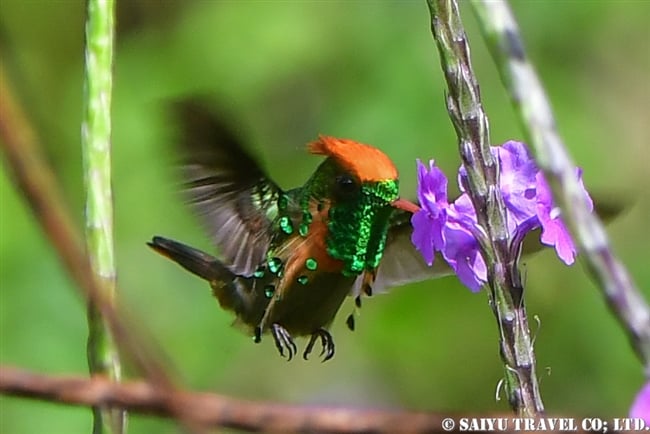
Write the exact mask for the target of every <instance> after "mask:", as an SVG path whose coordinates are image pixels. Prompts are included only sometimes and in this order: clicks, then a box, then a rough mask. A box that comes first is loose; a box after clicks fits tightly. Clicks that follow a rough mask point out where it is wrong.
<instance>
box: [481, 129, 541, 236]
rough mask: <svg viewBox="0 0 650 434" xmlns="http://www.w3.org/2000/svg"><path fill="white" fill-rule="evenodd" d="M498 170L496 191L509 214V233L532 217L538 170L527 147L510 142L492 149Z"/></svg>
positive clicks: (534, 209)
mask: <svg viewBox="0 0 650 434" xmlns="http://www.w3.org/2000/svg"><path fill="white" fill-rule="evenodd" d="M492 153H494V154H496V157H497V158H498V159H499V165H500V168H501V173H500V179H499V188H500V190H501V195H502V196H503V201H504V203H505V205H506V210H507V212H508V230H509V231H510V232H511V233H512V232H513V231H514V229H515V227H516V226H519V225H521V224H522V223H523V222H524V221H526V220H528V219H529V218H531V216H534V215H535V211H536V208H535V205H536V203H535V193H536V187H537V180H536V178H535V175H536V174H537V173H538V172H539V169H538V168H537V166H536V165H535V161H534V160H533V159H532V157H531V156H530V154H529V152H528V148H527V147H526V145H524V144H523V143H520V142H514V141H509V142H506V143H504V144H503V146H497V147H493V148H492Z"/></svg>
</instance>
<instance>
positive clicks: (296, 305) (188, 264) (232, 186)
mask: <svg viewBox="0 0 650 434" xmlns="http://www.w3.org/2000/svg"><path fill="white" fill-rule="evenodd" d="M175 111H176V117H177V119H178V120H179V121H180V122H179V124H180V136H179V140H178V141H179V142H180V143H179V144H180V145H181V151H182V154H183V172H184V181H185V183H186V193H187V195H188V197H189V200H190V202H191V203H192V204H193V206H194V208H195V210H196V212H197V213H198V215H199V216H200V217H201V218H202V220H203V222H204V224H205V225H206V226H207V228H208V230H209V231H210V232H211V235H212V239H213V241H214V243H215V244H216V246H217V247H218V249H219V250H220V254H221V256H220V259H217V257H215V256H213V255H211V254H208V253H206V252H203V251H201V250H198V249H195V248H193V247H190V246H187V245H185V244H182V243H180V242H177V241H173V240H170V239H167V238H163V237H160V236H155V237H153V239H152V240H151V242H149V243H148V245H149V246H150V247H151V248H153V249H154V250H155V251H157V252H158V253H160V254H162V255H164V256H166V257H168V258H169V259H171V260H173V261H175V262H177V263H178V264H179V265H181V266H182V267H183V268H185V269H187V270H188V271H190V272H192V273H194V274H196V275H197V276H199V277H201V278H203V279H205V280H207V281H208V282H209V284H210V286H211V287H212V292H213V294H214V296H215V297H216V298H217V300H218V301H219V304H220V305H221V307H222V308H224V309H227V310H230V311H233V312H234V313H235V315H236V317H237V319H236V321H235V322H236V323H239V324H241V325H244V326H245V329H246V330H247V332H248V333H250V334H251V335H252V336H253V337H254V340H255V342H260V340H261V337H262V335H264V334H265V333H270V334H271V335H272V336H273V339H274V341H275V346H276V347H277V350H278V351H279V353H280V355H281V356H283V357H285V355H286V357H287V358H288V360H291V358H292V357H293V356H294V355H295V354H296V353H297V347H296V344H295V343H294V339H293V337H296V336H308V337H309V341H308V344H307V346H306V347H305V350H304V353H303V357H304V358H305V359H307V357H308V355H309V354H310V353H311V351H312V349H313V347H314V345H315V344H316V342H318V341H319V340H320V344H321V346H322V351H321V356H322V355H324V360H323V361H326V360H329V359H331V358H332V357H333V355H334V341H333V339H332V336H331V335H330V333H329V332H328V331H327V329H328V327H329V326H330V324H331V323H332V321H333V319H334V317H335V315H336V313H337V311H338V310H339V308H340V306H341V304H342V303H343V301H344V300H345V298H346V297H347V296H352V297H354V298H355V303H356V308H359V307H361V297H362V295H367V296H370V295H372V294H373V292H378V291H381V290H382V289H385V288H388V287H392V286H396V285H401V284H404V283H407V282H412V281H418V280H423V279H425V278H427V277H431V276H435V275H438V276H439V275H443V274H449V273H450V269H449V268H448V267H447V266H446V263H445V261H440V260H438V261H435V263H434V264H435V265H434V267H428V266H427V265H426V264H425V263H424V260H423V259H422V256H421V255H420V254H419V253H417V252H416V250H415V248H414V247H413V245H412V244H411V242H410V236H411V231H412V228H411V224H410V219H411V215H412V212H414V211H415V210H416V209H417V206H416V205H414V204H412V203H411V202H408V201H406V200H404V199H400V197H399V192H398V191H399V189H398V186H399V181H398V172H397V169H396V168H395V165H394V164H393V162H392V161H391V160H390V159H389V158H388V157H387V156H386V155H385V154H384V153H383V152H381V151H380V150H379V149H377V148H374V147H372V146H369V145H364V144H361V143H358V142H355V141H353V140H347V139H338V138H335V137H330V136H320V137H319V138H318V139H317V140H315V141H313V142H311V143H309V144H308V146H307V149H308V150H309V152H310V153H312V154H315V155H319V156H323V157H325V159H324V160H323V161H322V162H321V163H320V165H319V166H318V168H317V169H316V171H315V172H314V173H313V174H312V175H311V177H310V178H309V179H308V180H307V182H306V183H305V184H304V185H303V186H301V187H297V188H294V189H291V190H288V191H284V190H282V189H281V188H280V187H278V185H276V183H275V182H273V180H271V179H270V178H269V177H268V176H267V175H266V174H265V172H264V171H263V170H262V168H261V167H260V166H259V164H258V163H257V162H256V161H255V159H254V158H253V157H252V156H251V155H250V154H249V153H248V152H247V151H246V150H245V148H244V147H243V146H242V145H241V144H240V142H239V141H238V140H237V139H236V138H235V135H234V134H233V133H232V132H231V131H230V130H228V128H226V127H225V126H224V125H223V124H222V123H221V121H220V120H219V119H218V118H217V117H215V116H213V115H212V114H211V111H210V110H209V109H208V108H206V105H204V104H203V103H199V102H196V101H193V102H185V103H182V104H179V105H178V106H177V107H176V110H175ZM347 325H348V327H349V328H350V329H351V330H354V313H352V314H350V316H349V317H348V319H347Z"/></svg>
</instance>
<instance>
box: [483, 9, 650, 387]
mask: <svg viewBox="0 0 650 434" xmlns="http://www.w3.org/2000/svg"><path fill="white" fill-rule="evenodd" d="M472 4H473V6H474V11H475V14H476V16H477V18H478V21H479V24H480V26H481V31H482V32H483V37H484V38H485V40H486V42H487V44H488V47H489V49H490V52H491V54H492V57H493V59H494V62H495V63H496V64H497V66H498V68H499V72H500V74H501V81H502V82H503V84H504V86H505V87H506V89H507V90H508V92H509V94H510V98H511V101H512V103H513V105H514V107H515V110H516V112H517V114H518V116H519V118H520V121H521V124H522V126H523V130H524V135H525V137H526V140H527V141H528V143H530V144H531V145H532V146H533V148H534V149H535V152H536V155H537V163H538V164H539V166H540V167H541V168H542V169H543V170H544V174H545V175H546V179H547V180H548V181H549V183H550V185H551V188H552V190H553V197H554V199H555V200H556V202H557V203H559V204H560V208H561V209H562V215H563V218H564V221H565V222H566V223H567V224H568V225H569V228H570V230H571V233H572V234H573V235H574V238H575V239H576V240H577V241H578V244H579V246H580V250H581V252H582V253H584V258H585V262H586V264H587V266H588V268H589V271H590V273H591V275H592V276H593V278H594V279H595V281H596V282H597V283H598V285H599V287H600V288H601V289H602V292H603V296H604V297H605V300H606V301H607V303H608V305H609V306H610V308H611V310H612V312H614V314H615V316H616V318H617V319H618V321H619V322H620V323H621V325H622V326H623V328H624V329H625V330H626V332H627V333H628V335H629V338H630V341H631V343H632V346H633V348H634V349H635V351H636V353H637V355H638V356H639V358H640V359H641V362H642V363H643V365H644V368H645V374H646V377H649V378H650V309H649V308H648V304H647V302H646V301H645V299H644V298H643V296H642V295H641V293H640V292H639V290H638V288H637V287H636V285H635V283H634V281H633V280H632V278H631V277H630V275H629V274H628V272H627V270H626V269H625V267H624V266H623V264H621V263H620V262H619V260H618V259H617V258H616V256H615V255H614V252H613V251H612V249H611V247H610V244H609V241H608V238H607V234H606V232H605V229H604V227H603V224H602V223H601V222H600V220H599V219H598V217H597V216H596V215H595V214H593V213H592V212H591V211H590V209H589V206H588V204H587V202H586V201H585V200H584V197H583V194H582V189H581V187H580V184H579V182H578V179H577V177H576V176H575V164H574V163H573V161H572V160H571V157H570V155H569V153H568V152H567V150H566V147H565V146H564V144H563V142H562V139H561V138H560V135H559V133H558V131H557V128H556V123H555V119H554V117H553V112H552V110H551V106H550V103H549V101H548V98H547V96H546V93H545V92H544V88H543V87H542V84H541V83H540V81H539V78H538V77H537V74H536V72H535V69H534V68H533V66H532V64H531V63H530V62H529V61H528V57H527V56H526V53H525V50H524V45H523V42H522V39H521V36H520V34H519V29H518V28H517V24H516V22H515V19H514V17H513V15H512V12H511V11H510V8H509V7H508V4H507V3H506V2H501V1H491V0H490V1H488V0H473V2H472Z"/></svg>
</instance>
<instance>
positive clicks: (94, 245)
mask: <svg viewBox="0 0 650 434" xmlns="http://www.w3.org/2000/svg"><path fill="white" fill-rule="evenodd" d="M114 5H115V4H114V1H113V0H88V2H87V17H86V52H85V55H86V69H85V87H84V112H83V124H82V127H81V146H82V151H83V163H84V181H85V191H86V212H85V218H86V246H87V251H88V256H89V259H90V264H91V267H92V270H93V272H94V273H95V275H96V276H97V279H98V281H99V282H100V283H101V285H102V287H103V291H104V294H105V295H106V296H107V299H108V300H113V298H114V297H115V259H114V249H113V200H112V191H111V95H112V73H113V32H114V25H113V17H114ZM88 329H89V334H88V348H87V351H88V366H89V368H90V372H91V374H92V375H103V376H106V377H108V378H111V379H113V380H115V381H119V379H120V376H121V373H120V361H119V356H118V352H117V348H116V346H115V344H114V342H113V337H112V335H111V333H110V330H109V328H108V327H107V324H106V322H105V319H104V318H103V316H102V314H101V311H100V309H99V307H98V306H96V305H95V304H94V303H93V302H92V301H90V302H89V303H88ZM93 414H94V424H93V433H95V434H100V433H104V432H106V433H112V434H121V433H123V432H124V429H125V422H126V414H125V413H124V412H123V411H122V410H120V409H108V408H97V407H95V408H93Z"/></svg>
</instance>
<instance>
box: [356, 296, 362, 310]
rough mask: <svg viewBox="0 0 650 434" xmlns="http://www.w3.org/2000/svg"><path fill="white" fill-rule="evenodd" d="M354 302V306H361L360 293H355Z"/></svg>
mask: <svg viewBox="0 0 650 434" xmlns="http://www.w3.org/2000/svg"><path fill="white" fill-rule="evenodd" d="M354 304H355V306H357V308H359V309H360V308H361V296H360V295H357V296H356V297H355V299H354Z"/></svg>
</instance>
